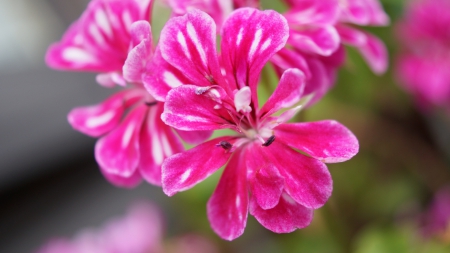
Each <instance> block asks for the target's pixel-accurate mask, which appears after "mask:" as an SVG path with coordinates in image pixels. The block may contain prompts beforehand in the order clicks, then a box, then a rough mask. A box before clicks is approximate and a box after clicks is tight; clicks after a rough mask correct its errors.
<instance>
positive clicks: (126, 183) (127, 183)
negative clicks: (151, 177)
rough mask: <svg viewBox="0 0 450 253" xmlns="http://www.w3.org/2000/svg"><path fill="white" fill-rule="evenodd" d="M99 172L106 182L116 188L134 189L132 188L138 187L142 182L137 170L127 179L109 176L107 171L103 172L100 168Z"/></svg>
mask: <svg viewBox="0 0 450 253" xmlns="http://www.w3.org/2000/svg"><path fill="white" fill-rule="evenodd" d="M100 171H101V172H102V174H103V176H104V177H105V178H106V180H108V182H110V183H111V184H113V185H115V186H117V187H123V188H134V187H136V186H138V185H139V184H140V183H141V181H142V176H141V175H140V173H139V171H138V170H136V171H135V172H134V173H133V174H132V175H131V176H129V177H124V176H120V175H115V174H111V173H109V172H108V171H105V170H103V169H102V168H101V167H100Z"/></svg>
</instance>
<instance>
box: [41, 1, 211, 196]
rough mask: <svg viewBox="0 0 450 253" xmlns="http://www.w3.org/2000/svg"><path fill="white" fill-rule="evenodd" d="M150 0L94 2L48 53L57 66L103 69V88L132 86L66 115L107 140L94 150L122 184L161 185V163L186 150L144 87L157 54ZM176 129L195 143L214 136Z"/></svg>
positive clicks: (110, 175) (113, 179)
mask: <svg viewBox="0 0 450 253" xmlns="http://www.w3.org/2000/svg"><path fill="white" fill-rule="evenodd" d="M151 4H152V2H151V1H150V0H125V1H124V0H93V1H92V2H91V3H90V4H89V6H88V8H87V10H86V11H85V12H84V13H83V15H82V16H81V18H80V19H79V20H77V21H76V22H75V23H74V24H73V25H72V26H71V27H70V28H69V30H68V31H67V32H66V34H65V35H64V36H63V39H62V41H61V42H58V43H55V44H54V45H52V46H50V48H49V50H48V52H47V58H46V59H47V63H48V64H49V65H50V66H51V67H54V68H62V69H69V70H83V71H95V72H105V73H102V74H100V75H98V76H97V81H99V82H100V83H102V84H103V85H105V86H110V85H114V83H117V84H120V85H124V86H125V85H126V84H127V83H131V84H132V85H131V87H130V88H127V89H125V90H123V91H120V92H118V93H116V94H114V95H113V96H111V97H110V98H108V99H107V100H105V101H104V102H102V103H100V104H97V105H93V106H85V107H79V108H75V109H73V110H72V111H71V112H70V113H69V115H68V121H69V123H70V124H71V125H72V127H73V128H74V129H76V130H78V131H80V132H82V133H84V134H87V135H89V136H93V137H101V138H100V139H99V140H98V141H97V144H96V147H95V157H96V160H97V162H98V164H99V166H100V169H101V172H102V173H103V175H104V176H105V177H106V178H107V179H108V180H109V181H110V182H111V183H113V184H115V185H117V186H122V187H134V186H136V185H137V184H139V183H140V182H141V180H142V178H144V179H145V180H146V181H147V182H149V183H152V184H155V185H161V164H162V161H163V160H164V159H165V158H166V157H168V156H170V155H172V154H174V153H178V152H180V151H182V150H183V145H182V143H181V142H180V141H179V139H178V136H177V134H176V133H175V132H174V130H173V129H172V128H171V127H169V126H167V125H166V124H164V123H163V122H162V121H161V119H160V115H161V113H162V111H163V104H162V103H159V102H157V101H156V100H155V99H154V98H153V97H152V96H151V95H149V94H148V93H147V91H146V90H145V88H144V87H143V85H142V75H143V71H144V70H145V69H146V67H147V65H151V64H152V59H153V45H152V35H151V27H150V24H149V22H148V21H147V20H148V19H149V18H150V13H151ZM134 21H136V22H134ZM132 22H134V23H132ZM144 56H145V57H144ZM122 67H123V68H122ZM177 132H178V134H179V135H180V136H181V137H183V139H185V140H186V141H188V142H191V143H197V142H199V141H202V140H204V139H205V138H208V137H209V133H208V132H202V133H197V132H192V133H185V132H182V131H177Z"/></svg>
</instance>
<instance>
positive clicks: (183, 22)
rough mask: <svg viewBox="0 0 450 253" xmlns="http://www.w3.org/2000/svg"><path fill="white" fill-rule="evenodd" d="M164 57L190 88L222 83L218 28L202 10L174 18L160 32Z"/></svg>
mask: <svg viewBox="0 0 450 253" xmlns="http://www.w3.org/2000/svg"><path fill="white" fill-rule="evenodd" d="M159 43H160V44H159V45H160V48H161V54H162V57H163V58H164V59H165V60H166V61H167V62H168V63H169V64H171V65H172V66H174V67H175V68H177V69H178V70H180V71H182V72H183V74H184V75H185V76H187V77H188V78H189V79H190V80H191V82H190V83H191V84H195V85H198V86H209V85H213V84H220V83H223V80H222V79H223V78H222V74H221V72H220V67H219V61H218V59H217V53H216V25H215V23H214V21H213V19H212V18H211V17H210V16H209V15H208V14H206V13H204V12H202V11H199V10H192V11H190V12H189V13H187V14H186V15H184V16H181V17H174V18H171V19H170V20H169V21H168V22H167V23H166V25H165V26H164V28H163V30H162V31H161V38H160V42H159Z"/></svg>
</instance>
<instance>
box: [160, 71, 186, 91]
mask: <svg viewBox="0 0 450 253" xmlns="http://www.w3.org/2000/svg"><path fill="white" fill-rule="evenodd" d="M163 78H164V82H165V83H166V84H167V85H169V86H170V87H171V88H176V87H178V86H180V85H182V83H181V81H180V80H179V79H178V78H177V77H176V76H175V75H174V74H173V73H171V72H169V71H165V72H164V73H163Z"/></svg>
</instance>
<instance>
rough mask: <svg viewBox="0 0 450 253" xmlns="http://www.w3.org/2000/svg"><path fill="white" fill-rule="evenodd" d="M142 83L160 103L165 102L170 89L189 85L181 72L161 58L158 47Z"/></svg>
mask: <svg viewBox="0 0 450 253" xmlns="http://www.w3.org/2000/svg"><path fill="white" fill-rule="evenodd" d="M142 82H143V83H144V87H145V88H146V89H147V91H148V92H149V93H150V95H152V96H153V97H154V98H155V99H156V100H158V101H161V102H164V101H165V100H166V96H167V93H169V91H170V90H171V89H172V88H176V87H178V86H180V85H182V84H188V83H191V81H189V79H188V78H187V77H186V76H185V75H184V74H183V73H182V72H181V71H179V70H178V69H177V68H175V67H173V66H172V65H170V64H169V63H168V62H166V60H164V59H163V58H162V56H161V50H160V48H159V47H157V48H156V50H155V53H154V55H153V58H152V60H151V61H150V62H149V63H148V65H147V69H146V72H145V74H144V76H143V79H142Z"/></svg>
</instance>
